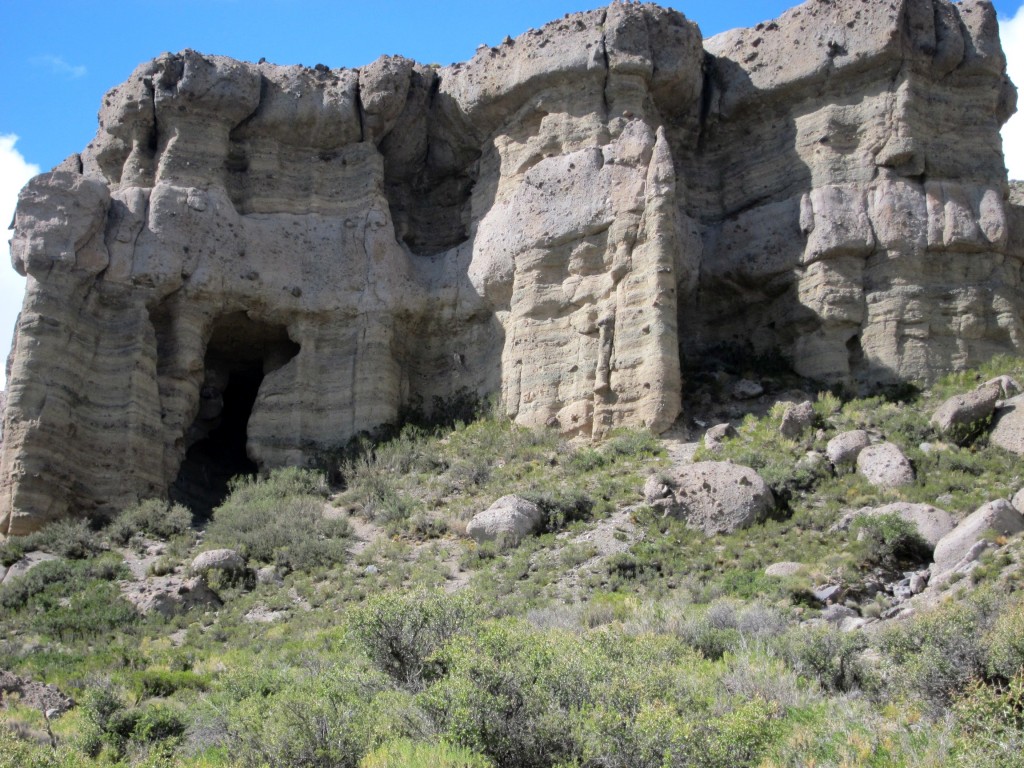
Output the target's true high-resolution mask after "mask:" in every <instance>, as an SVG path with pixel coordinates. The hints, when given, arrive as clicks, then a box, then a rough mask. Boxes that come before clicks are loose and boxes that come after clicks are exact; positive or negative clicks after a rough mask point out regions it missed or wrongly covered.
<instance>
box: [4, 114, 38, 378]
mask: <svg viewBox="0 0 1024 768" xmlns="http://www.w3.org/2000/svg"><path fill="white" fill-rule="evenodd" d="M17 141H18V137H17V136H14V135H13V134H9V135H6V136H5V135H3V134H0V234H2V235H3V236H2V237H0V243H3V244H2V245H0V251H2V252H3V254H4V255H5V256H6V258H5V259H0V389H3V387H4V367H5V366H4V363H5V361H6V360H7V353H8V351H10V349H11V336H12V335H13V331H14V320H15V318H16V317H17V316H18V310H19V309H20V308H21V300H22V295H23V294H24V293H25V280H24V279H23V278H21V277H19V275H18V273H17V272H15V271H14V270H13V269H11V258H10V255H9V252H8V250H7V239H8V238H9V237H10V233H9V232H7V231H6V230H7V226H8V225H9V224H10V223H11V219H12V218H14V207H15V205H17V202H18V192H19V190H21V188H22V186H23V185H24V184H25V182H26V181H28V180H29V179H31V178H32V177H33V176H35V175H36V174H37V173H39V166H38V165H33V164H32V163H29V162H26V160H25V158H24V157H22V155H21V153H20V152H19V151H18V150H17V149H15V148H14V145H15V144H16V143H17Z"/></svg>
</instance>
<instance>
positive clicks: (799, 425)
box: [779, 400, 814, 440]
mask: <svg viewBox="0 0 1024 768" xmlns="http://www.w3.org/2000/svg"><path fill="white" fill-rule="evenodd" d="M813 423H814V405H813V404H812V403H811V401H810V400H805V401H804V402H802V403H796V404H795V405H790V406H787V408H786V410H785V412H784V413H783V414H782V425H781V426H780V427H779V431H780V432H781V433H782V436H783V437H787V438H789V439H790V440H793V439H795V438H797V437H800V435H802V434H803V432H804V430H805V429H808V428H809V427H810V426H811V425H812V424H813Z"/></svg>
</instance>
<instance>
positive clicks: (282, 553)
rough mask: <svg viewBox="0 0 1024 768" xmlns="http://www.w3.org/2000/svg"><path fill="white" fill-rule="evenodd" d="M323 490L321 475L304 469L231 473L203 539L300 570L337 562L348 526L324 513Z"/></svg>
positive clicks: (341, 557)
mask: <svg viewBox="0 0 1024 768" xmlns="http://www.w3.org/2000/svg"><path fill="white" fill-rule="evenodd" d="M327 492H328V489H327V482H326V480H325V478H324V476H323V475H322V474H320V473H315V472H311V471H309V470H300V469H295V468H288V469H280V470H275V471H274V472H272V473H271V475H270V477H269V478H267V479H265V480H261V479H252V478H247V477H240V478H236V479H235V480H233V481H232V487H231V493H230V495H229V496H228V498H227V499H225V500H224V503H223V504H221V505H220V506H219V507H217V508H216V509H215V510H214V511H213V519H212V520H211V521H210V523H209V525H208V526H207V529H206V540H205V544H206V545H208V546H210V547H228V548H231V549H237V550H238V551H239V552H240V553H241V554H242V555H243V556H244V557H246V558H247V559H250V560H254V561H256V562H260V563H276V564H278V565H281V566H283V567H287V568H291V569H294V570H299V571H308V570H311V569H314V568H319V567H327V566H331V565H335V564H337V563H341V562H343V561H344V560H345V557H346V548H347V537H348V535H349V526H348V521H347V520H345V519H343V518H333V519H332V518H328V517H325V516H324V511H325V509H324V508H325V504H324V499H325V498H326V495H327Z"/></svg>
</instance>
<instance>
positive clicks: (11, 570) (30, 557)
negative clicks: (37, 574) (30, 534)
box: [0, 552, 60, 584]
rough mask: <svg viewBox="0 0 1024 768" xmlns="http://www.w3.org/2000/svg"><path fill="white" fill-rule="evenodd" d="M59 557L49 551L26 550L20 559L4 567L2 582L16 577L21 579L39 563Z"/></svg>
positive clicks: (7, 582) (9, 581) (10, 580)
mask: <svg viewBox="0 0 1024 768" xmlns="http://www.w3.org/2000/svg"><path fill="white" fill-rule="evenodd" d="M59 559H60V558H59V557H57V556H56V555H51V554H50V553H49V552H26V553H25V554H24V556H22V558H21V559H20V560H17V561H15V562H13V563H11V565H10V566H8V567H7V568H6V569H4V574H3V577H2V578H0V583H3V584H10V583H11V582H12V581H14V580H15V579H20V578H21V577H22V576H24V575H25V574H26V573H28V572H29V571H31V570H32V569H33V568H35V567H36V566H37V565H41V564H42V563H46V562H49V561H50V560H59Z"/></svg>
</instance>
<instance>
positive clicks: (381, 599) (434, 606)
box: [351, 591, 477, 690]
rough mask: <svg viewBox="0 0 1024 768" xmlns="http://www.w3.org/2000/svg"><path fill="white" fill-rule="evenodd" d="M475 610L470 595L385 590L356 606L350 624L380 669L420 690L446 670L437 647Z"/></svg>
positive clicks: (468, 620) (473, 615) (472, 617)
mask: <svg viewBox="0 0 1024 768" xmlns="http://www.w3.org/2000/svg"><path fill="white" fill-rule="evenodd" d="M476 616H477V610H476V609H475V607H474V605H473V603H472V602H471V600H470V598H469V597H468V596H460V595H447V594H445V593H443V592H423V591H420V592H416V593H413V594H407V595H399V594H395V593H387V594H383V595H379V596H377V597H374V598H372V599H371V600H370V601H369V602H368V603H367V604H366V605H365V606H361V607H359V608H357V609H356V610H355V611H354V612H353V615H352V619H351V626H352V629H353V631H354V633H355V636H356V637H357V638H358V639H359V640H360V642H361V643H362V644H363V646H364V647H365V648H366V651H367V654H368V655H369V657H370V660H371V661H372V662H373V663H374V664H375V665H376V666H377V668H378V669H380V670H381V671H382V672H384V673H386V674H387V675H388V676H390V677H391V678H392V679H393V680H394V681H395V682H397V683H398V684H399V685H402V686H404V687H406V688H408V689H410V690H419V689H420V688H421V687H422V686H423V684H424V683H426V682H430V681H431V680H433V679H436V678H437V677H438V676H439V675H440V673H441V671H442V667H441V666H440V665H439V663H438V661H437V659H436V658H435V655H436V654H437V652H438V651H440V650H441V649H442V648H443V647H444V645H445V644H446V643H448V642H449V641H450V640H451V639H452V638H453V637H455V636H456V635H457V634H458V633H459V632H461V631H462V630H464V629H465V628H466V627H467V626H468V625H469V624H470V623H471V622H473V621H474V620H475V618H476Z"/></svg>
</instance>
